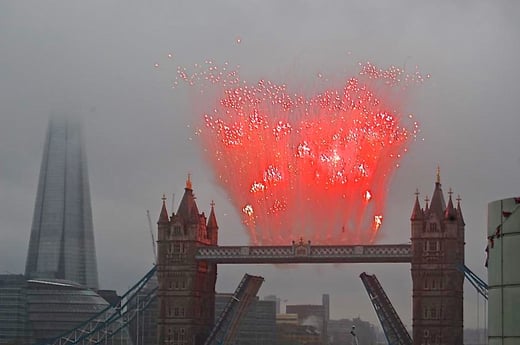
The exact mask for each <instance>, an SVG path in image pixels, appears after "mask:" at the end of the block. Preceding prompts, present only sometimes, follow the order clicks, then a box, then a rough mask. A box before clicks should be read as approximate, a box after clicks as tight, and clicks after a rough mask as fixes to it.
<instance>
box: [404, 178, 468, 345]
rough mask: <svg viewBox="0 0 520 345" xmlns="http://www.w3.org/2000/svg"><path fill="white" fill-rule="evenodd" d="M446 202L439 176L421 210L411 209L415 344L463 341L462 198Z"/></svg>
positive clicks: (451, 344) (457, 344)
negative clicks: (430, 195) (455, 203)
mask: <svg viewBox="0 0 520 345" xmlns="http://www.w3.org/2000/svg"><path fill="white" fill-rule="evenodd" d="M448 194H449V200H448V204H447V205H446V202H445V201H444V195H443V192H442V188H441V182H440V176H439V172H438V171H437V180H436V182H435V188H434V191H433V195H432V199H431V202H430V204H429V205H428V201H429V200H426V205H425V207H424V209H422V208H421V206H420V203H419V193H418V192H417V193H416V198H415V205H414V208H413V211H412V216H411V224H412V286H413V288H412V289H413V292H412V296H413V297H412V315H413V320H412V328H413V334H412V338H413V344H414V345H426V344H428V345H430V344H431V345H462V344H463V321H464V318H463V287H464V274H463V273H462V272H460V271H459V270H458V268H457V267H458V265H463V264H464V219H463V217H462V210H461V207H460V198H458V199H457V206H456V207H454V205H453V201H452V192H451V190H450V192H449V193H448Z"/></svg>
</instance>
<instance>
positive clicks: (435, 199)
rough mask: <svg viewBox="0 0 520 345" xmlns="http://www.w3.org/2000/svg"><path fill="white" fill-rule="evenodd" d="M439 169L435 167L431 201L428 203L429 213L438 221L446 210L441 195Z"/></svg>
mask: <svg viewBox="0 0 520 345" xmlns="http://www.w3.org/2000/svg"><path fill="white" fill-rule="evenodd" d="M441 187H442V185H441V176H440V167H439V166H437V174H436V179H435V189H434V190H433V195H432V199H431V201H430V208H429V210H430V212H433V213H434V214H436V215H437V217H438V219H442V218H443V217H444V211H445V210H446V202H445V201H444V195H443V193H442V188H441Z"/></svg>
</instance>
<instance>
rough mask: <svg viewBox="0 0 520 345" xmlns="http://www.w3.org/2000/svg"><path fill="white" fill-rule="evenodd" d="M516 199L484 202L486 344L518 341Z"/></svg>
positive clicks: (519, 203)
mask: <svg viewBox="0 0 520 345" xmlns="http://www.w3.org/2000/svg"><path fill="white" fill-rule="evenodd" d="M519 209H520V198H509V199H503V200H497V201H493V202H491V203H489V205H488V240H489V243H488V248H487V251H488V255H489V257H488V285H489V302H488V305H489V309H488V340H489V345H517V344H520V327H519V325H520V269H519V268H518V265H519V262H520V210H519Z"/></svg>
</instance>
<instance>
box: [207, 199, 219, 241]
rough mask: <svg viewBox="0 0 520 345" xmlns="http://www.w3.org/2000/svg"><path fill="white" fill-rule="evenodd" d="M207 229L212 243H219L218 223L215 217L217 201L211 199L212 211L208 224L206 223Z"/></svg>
mask: <svg viewBox="0 0 520 345" xmlns="http://www.w3.org/2000/svg"><path fill="white" fill-rule="evenodd" d="M206 231H207V232H208V239H209V240H210V243H211V244H212V245H217V244H218V224H217V217H215V202H213V201H211V212H210V214H209V218H208V224H207V225H206Z"/></svg>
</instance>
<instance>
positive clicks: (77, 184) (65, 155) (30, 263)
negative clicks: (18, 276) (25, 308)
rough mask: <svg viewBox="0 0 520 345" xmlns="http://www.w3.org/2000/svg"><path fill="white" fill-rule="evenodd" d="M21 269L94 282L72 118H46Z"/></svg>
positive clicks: (82, 163)
mask: <svg viewBox="0 0 520 345" xmlns="http://www.w3.org/2000/svg"><path fill="white" fill-rule="evenodd" d="M25 275H26V276H27V277H28V278H51V279H66V280H71V281H74V282H77V283H80V284H82V285H85V286H87V287H90V288H93V289H97V288H98V274H97V265H96V251H95V246H94V231H93V226H92V210H91V204H90V191H89V180H88V173H87V157H86V154H85V148H84V144H83V140H82V134H81V125H80V121H79V120H78V119H75V118H67V117H63V116H53V117H51V119H50V121H49V127H48V130H47V137H46V140H45V147H44V150H43V158H42V163H41V168H40V178H39V183H38V192H37V195H36V202H35V207H34V216H33V222H32V228H31V238H30V242H29V251H28V254H27V262H26V267H25Z"/></svg>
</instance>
